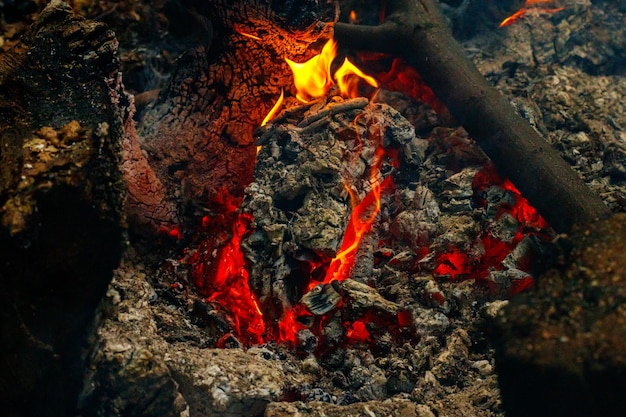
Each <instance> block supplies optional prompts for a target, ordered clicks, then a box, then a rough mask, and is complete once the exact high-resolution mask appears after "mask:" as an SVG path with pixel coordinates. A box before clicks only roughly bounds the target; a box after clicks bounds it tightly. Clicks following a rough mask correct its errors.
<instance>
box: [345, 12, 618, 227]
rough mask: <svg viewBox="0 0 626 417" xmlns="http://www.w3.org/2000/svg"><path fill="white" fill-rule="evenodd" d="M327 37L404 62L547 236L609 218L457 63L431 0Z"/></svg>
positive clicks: (459, 54) (468, 67)
mask: <svg viewBox="0 0 626 417" xmlns="http://www.w3.org/2000/svg"><path fill="white" fill-rule="evenodd" d="M335 38H336V39H337V40H338V42H340V43H341V44H342V45H343V46H345V47H351V48H355V49H359V50H376V51H384V52H389V53H392V54H394V55H397V56H402V57H404V58H405V59H406V61H407V62H408V63H409V64H411V65H412V66H414V67H415V68H416V69H417V70H418V71H419V73H420V74H421V75H422V76H423V77H424V80H425V81H426V83H427V84H428V85H429V86H430V87H431V88H432V89H433V91H434V92H435V94H437V97H438V98H439V99H441V100H442V101H443V102H444V104H446V106H448V108H449V109H450V111H451V113H452V114H453V115H454V117H455V118H456V119H457V120H458V122H459V123H460V124H461V125H462V126H463V127H465V129H466V130H467V131H468V132H469V133H470V134H471V135H472V137H473V138H474V139H475V140H476V141H477V142H478V143H479V144H480V146H481V147H482V148H483V150H484V151H485V153H486V154H487V155H488V156H489V157H490V158H491V159H492V160H493V162H494V163H495V165H496V166H497V168H498V170H499V171H500V173H501V174H503V175H504V176H505V177H507V178H509V179H511V181H513V183H514V184H516V186H517V187H518V188H519V189H520V190H521V192H522V194H523V195H524V196H525V197H526V198H527V199H528V200H529V201H530V203H531V204H532V205H533V206H535V207H536V208H537V210H538V211H539V213H541V214H542V215H543V216H544V217H545V218H546V220H547V221H548V222H549V223H550V224H551V225H552V227H554V229H555V230H557V231H560V232H565V231H569V230H571V228H572V226H574V225H578V224H588V223H591V222H593V221H594V220H596V219H599V218H603V217H606V216H607V215H608V214H609V211H608V209H607V208H606V206H605V205H604V203H603V202H602V200H601V199H600V198H599V197H597V196H595V195H594V194H593V193H592V192H591V191H590V190H589V189H587V188H586V187H585V185H584V183H583V182H582V181H581V180H580V178H579V177H578V176H577V175H576V174H575V173H574V172H573V171H572V169H571V168H570V167H569V166H568V165H567V163H565V162H564V161H563V160H562V159H561V157H560V156H559V154H558V152H557V151H556V150H554V149H552V148H551V147H550V146H549V144H548V143H547V142H546V141H545V140H544V139H543V138H541V136H539V134H538V133H537V132H536V131H535V130H534V129H532V128H531V127H530V126H529V125H528V123H527V122H526V121H525V120H524V119H522V118H521V117H520V116H519V115H518V114H517V113H516V112H515V110H514V109H513V108H512V106H511V105H510V104H509V103H508V101H507V100H506V99H505V98H504V97H503V96H502V95H501V94H500V93H498V92H497V91H496V90H495V89H493V88H492V87H491V86H490V85H489V84H488V83H487V81H486V80H485V79H484V78H483V76H482V75H481V74H480V73H479V72H478V70H477V69H476V67H475V66H474V65H473V64H472V63H471V62H469V60H467V59H466V58H465V54H464V52H463V50H462V49H461V47H460V46H459V45H458V44H457V42H456V41H455V40H454V38H453V37H452V34H451V33H450V30H449V29H448V26H447V23H446V21H445V18H444V17H443V15H442V14H441V12H440V10H439V7H438V5H437V2H436V1H434V0H420V1H403V0H398V1H394V2H389V10H388V15H387V19H386V21H385V23H383V24H381V25H380V26H373V27H364V26H356V25H349V24H341V23H337V24H336V25H335Z"/></svg>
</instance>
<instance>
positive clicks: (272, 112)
mask: <svg viewBox="0 0 626 417" xmlns="http://www.w3.org/2000/svg"><path fill="white" fill-rule="evenodd" d="M284 98H285V92H284V91H283V90H280V97H278V100H276V103H274V106H273V107H272V109H271V110H270V111H269V113H267V116H265V119H263V121H262V122H261V126H265V125H266V124H267V122H269V121H270V120H272V119H273V118H274V116H276V113H278V110H279V109H280V106H281V105H282V104H283V99H284Z"/></svg>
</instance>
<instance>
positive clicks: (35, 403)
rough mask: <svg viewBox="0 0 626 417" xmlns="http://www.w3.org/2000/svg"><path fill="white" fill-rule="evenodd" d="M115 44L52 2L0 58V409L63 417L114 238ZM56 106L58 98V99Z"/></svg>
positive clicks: (118, 135) (77, 382)
mask: <svg viewBox="0 0 626 417" xmlns="http://www.w3.org/2000/svg"><path fill="white" fill-rule="evenodd" d="M116 48H117V40H116V38H115V36H114V34H113V32H111V31H110V30H108V29H106V27H105V26H104V25H102V24H99V23H94V22H89V21H86V20H84V19H82V18H78V17H75V16H73V15H72V14H71V10H69V9H68V8H67V6H65V5H64V3H62V2H60V1H53V2H51V3H50V5H49V6H48V7H47V8H46V9H45V10H44V11H43V12H42V13H41V15H40V16H39V18H38V20H37V21H36V23H35V24H34V25H33V27H32V28H31V29H30V31H29V32H28V33H27V34H26V35H25V36H24V37H23V39H22V40H21V42H20V43H19V44H18V45H17V46H16V47H14V48H13V49H12V50H11V51H10V52H8V53H6V54H5V55H3V56H2V58H1V59H0V103H1V108H0V125H1V128H0V146H1V150H0V164H1V166H2V168H1V171H0V222H1V223H0V242H1V244H2V251H0V300H1V303H0V317H1V320H0V334H1V335H2V336H1V337H2V341H1V342H0V366H1V367H2V369H3V372H2V373H1V376H0V402H1V403H2V404H3V405H2V407H3V409H2V412H3V413H4V414H9V415H67V414H71V413H72V408H73V404H74V403H75V401H76V397H77V395H78V392H79V390H80V386H81V384H82V378H83V375H82V370H83V367H84V364H85V358H86V355H87V353H88V352H87V351H86V349H85V345H86V344H87V339H88V338H89V337H90V336H91V334H92V332H93V320H94V315H95V309H96V306H97V304H98V302H99V300H100V298H101V297H102V296H103V295H104V293H105V291H106V288H107V285H108V284H109V281H110V280H111V277H112V270H113V268H115V267H116V266H117V265H118V262H119V259H120V255H121V251H122V240H123V227H122V222H123V218H124V216H123V214H122V213H123V210H122V205H123V199H124V195H125V188H124V182H123V178H122V174H121V171H120V168H119V167H120V164H121V159H122V157H121V155H122V139H123V135H124V130H123V123H124V120H125V118H126V117H128V113H127V109H126V108H124V104H125V103H126V104H128V101H127V100H128V97H126V95H125V93H124V92H123V90H122V88H121V84H120V78H119V77H120V74H119V72H118V63H117V62H116V59H115V52H116ZM60 100H62V101H60Z"/></svg>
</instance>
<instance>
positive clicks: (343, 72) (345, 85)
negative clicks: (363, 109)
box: [335, 58, 378, 97]
mask: <svg viewBox="0 0 626 417" xmlns="http://www.w3.org/2000/svg"><path fill="white" fill-rule="evenodd" d="M335 77H336V79H337V85H338V86H339V91H341V95H343V96H347V97H357V96H358V94H359V93H358V91H357V89H358V82H359V79H362V80H364V81H365V82H366V83H368V84H369V85H371V86H372V87H374V88H378V82H377V81H376V80H375V79H374V78H373V77H370V76H369V75H365V74H364V73H363V71H361V70H360V69H358V68H357V67H356V65H354V64H353V63H352V62H350V60H349V59H348V58H346V59H345V60H344V61H343V64H342V65H341V67H339V69H338V70H337V71H336V72H335Z"/></svg>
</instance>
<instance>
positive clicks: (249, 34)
mask: <svg viewBox="0 0 626 417" xmlns="http://www.w3.org/2000/svg"><path fill="white" fill-rule="evenodd" d="M234 29H235V32H237V33H238V34H240V35H241V36H245V37H246V38H250V39H254V40H255V41H260V40H261V38H259V37H258V36H256V35H253V34H251V33H247V32H244V31H243V29H241V28H240V27H238V26H235V27H234Z"/></svg>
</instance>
